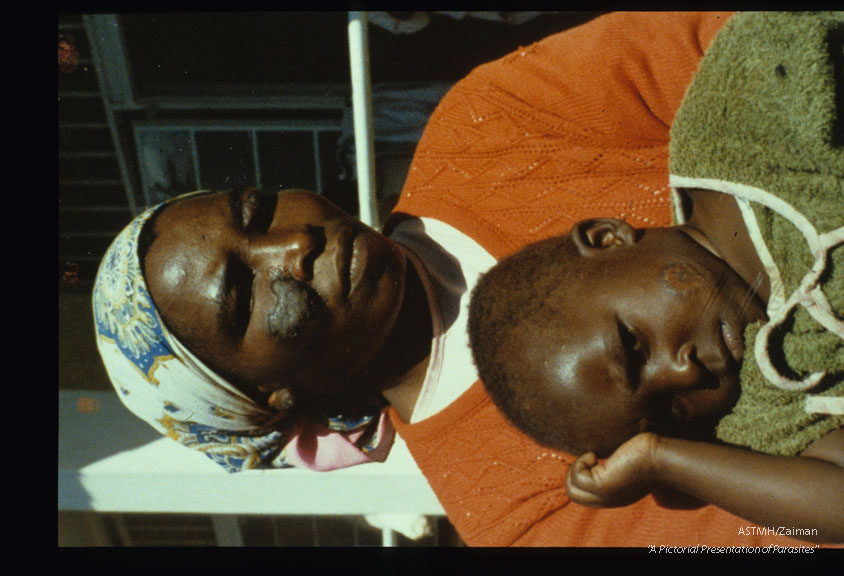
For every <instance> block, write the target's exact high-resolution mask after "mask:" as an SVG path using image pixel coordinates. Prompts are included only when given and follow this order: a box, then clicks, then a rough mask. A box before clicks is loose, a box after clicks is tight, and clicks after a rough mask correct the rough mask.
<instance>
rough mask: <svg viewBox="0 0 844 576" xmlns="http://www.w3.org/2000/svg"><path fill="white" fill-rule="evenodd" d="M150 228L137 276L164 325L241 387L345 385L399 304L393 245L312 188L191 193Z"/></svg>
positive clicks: (302, 390) (401, 272)
mask: <svg viewBox="0 0 844 576" xmlns="http://www.w3.org/2000/svg"><path fill="white" fill-rule="evenodd" d="M154 226H155V232H156V237H155V239H154V240H153V242H152V244H151V245H150V248H149V250H148V251H147V254H146V259H145V277H146V281H147V285H148V286H149V289H150V293H151V294H152V297H153V300H154V301H155V304H156V306H157V308H158V310H159V312H160V313H161V315H162V317H163V318H164V321H165V323H166V324H167V326H168V328H169V329H170V330H171V331H172V332H173V333H174V334H175V335H176V337H177V338H178V339H179V340H180V341H181V342H182V343H183V344H185V345H186V346H187V347H188V348H189V349H190V350H191V351H192V352H193V353H194V354H195V355H196V356H197V357H198V358H200V359H201V360H202V361H203V362H205V363H206V364H208V365H209V367H211V368H213V369H214V370H216V371H217V372H219V373H220V374H222V375H224V376H226V377H227V378H229V379H230V380H232V381H233V383H235V384H238V385H240V386H242V387H244V388H246V390H245V391H246V392H247V393H252V394H258V395H260V394H262V393H268V392H271V391H273V390H275V389H278V388H281V387H287V388H291V389H293V390H295V391H296V392H297V393H298V394H300V395H304V396H311V397H317V398H318V397H329V396H336V395H345V394H347V393H349V392H354V391H353V390H350V389H349V387H350V385H351V383H352V381H353V380H354V378H355V376H356V375H358V374H359V373H360V372H361V370H362V369H363V368H365V367H366V366H367V365H369V363H370V362H372V360H373V359H374V358H375V356H376V355H377V354H378V352H379V351H380V349H381V348H382V346H383V345H384V343H385V341H386V340H387V338H388V336H389V334H390V331H391V329H392V327H393V324H394V323H395V321H396V318H397V316H398V312H399V310H400V308H401V304H402V300H403V296H404V281H405V270H406V260H405V256H404V253H403V252H402V251H401V249H400V248H399V247H398V246H397V245H396V244H395V243H393V242H392V241H391V240H389V239H388V238H386V237H385V236H383V235H381V234H379V233H378V232H376V231H374V230H372V229H371V228H369V227H367V226H365V225H363V224H361V223H360V222H359V221H357V220H356V219H354V218H352V217H351V216H349V215H348V214H346V213H345V212H343V211H342V210H340V209H339V208H338V207H336V206H335V205H334V204H332V203H330V202H329V201H327V200H325V199H324V198H322V197H320V196H318V195H315V194H312V193H309V192H305V191H302V190H289V191H283V192H278V193H262V192H259V191H257V190H255V189H241V190H232V191H226V192H216V193H209V194H201V195H196V196H191V197H188V198H185V199H183V200H179V201H177V202H175V203H173V204H172V205H170V206H167V207H166V208H164V210H163V211H162V212H161V214H160V215H159V216H158V217H157V219H156V221H155V223H154ZM361 392H363V390H361Z"/></svg>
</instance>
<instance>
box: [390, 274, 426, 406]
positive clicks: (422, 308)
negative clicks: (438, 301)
mask: <svg viewBox="0 0 844 576" xmlns="http://www.w3.org/2000/svg"><path fill="white" fill-rule="evenodd" d="M432 339H433V324H432V321H431V310H430V305H429V303H428V294H427V292H426V291H425V287H424V285H423V284H422V280H421V279H420V277H419V274H418V272H417V271H416V268H415V266H414V265H413V263H412V262H411V261H409V260H408V266H407V278H406V282H405V295H404V303H403V304H402V309H401V312H400V314H399V318H398V320H397V321H396V325H395V327H394V328H393V331H392V334H391V336H390V340H389V342H388V344H387V346H386V347H385V349H384V351H383V352H382V354H381V355H380V356H381V362H379V370H380V374H379V377H382V378H383V382H384V386H383V388H382V394H383V396H384V398H386V399H387V401H388V402H389V403H390V404H391V405H392V406H393V408H395V410H396V412H397V413H398V415H399V416H400V417H401V418H402V420H404V421H406V422H407V421H409V420H410V416H411V415H412V414H413V408H414V407H415V406H416V400H417V398H418V397H419V394H420V392H421V391H422V385H423V383H424V382H425V375H426V373H427V368H428V361H429V358H430V354H431V341H432Z"/></svg>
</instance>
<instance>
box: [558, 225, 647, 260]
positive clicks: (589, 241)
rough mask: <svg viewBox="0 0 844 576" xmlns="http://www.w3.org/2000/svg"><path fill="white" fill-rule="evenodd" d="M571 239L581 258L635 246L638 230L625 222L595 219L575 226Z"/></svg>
mask: <svg viewBox="0 0 844 576" xmlns="http://www.w3.org/2000/svg"><path fill="white" fill-rule="evenodd" d="M571 239H572V241H573V242H574V245H575V246H576V247H577V250H578V252H580V255H581V256H594V255H596V254H598V253H601V252H603V251H604V250H607V249H608V248H614V247H624V246H631V245H633V244H635V243H636V229H635V228H633V227H632V226H631V225H630V224H628V223H627V222H624V221H623V220H617V219H615V218H593V219H590V220H581V221H580V222H578V223H577V224H575V225H574V227H572V229H571Z"/></svg>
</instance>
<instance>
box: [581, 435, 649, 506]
mask: <svg viewBox="0 0 844 576" xmlns="http://www.w3.org/2000/svg"><path fill="white" fill-rule="evenodd" d="M658 442H659V436H657V435H656V434H653V433H650V432H645V433H642V434H637V435H636V436H634V437H633V438H631V439H630V440H628V441H627V442H625V443H624V444H622V445H621V446H619V447H618V449H617V450H616V451H615V452H614V453H613V454H612V455H611V456H610V457H609V458H608V459H607V460H605V461H604V462H598V458H597V456H595V454H594V453H593V452H589V453H587V454H584V455H583V456H581V457H580V458H578V459H577V460H576V461H575V462H574V464H572V465H571V466H570V467H569V470H568V474H567V475H566V492H567V493H568V495H569V498H571V499H572V500H573V501H574V502H577V503H578V504H582V505H584V506H592V507H596V508H614V507H618V506H627V505H628V504H632V503H633V502H636V501H637V500H640V499H641V498H643V497H645V496H646V495H647V494H649V493H650V492H652V491H653V490H654V489H655V488H656V487H657V486H656V475H655V472H654V454H655V452H656V448H657V444H658Z"/></svg>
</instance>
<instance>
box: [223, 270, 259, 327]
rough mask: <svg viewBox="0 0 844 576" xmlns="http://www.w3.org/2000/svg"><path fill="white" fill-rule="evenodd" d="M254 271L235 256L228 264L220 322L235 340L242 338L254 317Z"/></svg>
mask: <svg viewBox="0 0 844 576" xmlns="http://www.w3.org/2000/svg"><path fill="white" fill-rule="evenodd" d="M254 279H255V276H254V274H253V272H252V269H251V268H249V266H247V265H246V264H245V263H244V262H243V261H241V260H240V259H239V258H237V257H235V256H230V257H229V258H228V261H227V262H226V274H225V280H224V290H223V294H224V296H223V303H222V306H221V307H220V313H221V318H220V321H221V323H222V325H223V326H224V327H225V329H226V332H227V333H228V334H229V336H231V337H233V338H241V337H243V335H244V334H246V330H247V328H249V322H250V320H251V317H252V284H253V282H254Z"/></svg>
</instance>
